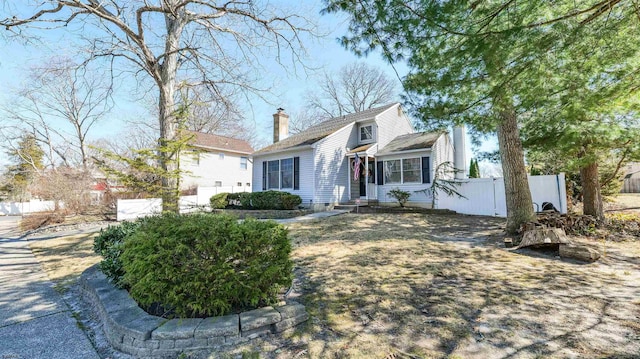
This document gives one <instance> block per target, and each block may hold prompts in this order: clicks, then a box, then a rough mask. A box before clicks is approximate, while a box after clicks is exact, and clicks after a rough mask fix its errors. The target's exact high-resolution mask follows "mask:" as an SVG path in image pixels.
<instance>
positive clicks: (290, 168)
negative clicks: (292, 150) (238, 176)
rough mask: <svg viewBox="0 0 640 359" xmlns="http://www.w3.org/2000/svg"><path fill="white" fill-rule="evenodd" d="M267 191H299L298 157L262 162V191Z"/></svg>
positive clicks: (248, 184) (249, 184)
mask: <svg viewBox="0 0 640 359" xmlns="http://www.w3.org/2000/svg"><path fill="white" fill-rule="evenodd" d="M249 186H251V183H247V187H249ZM268 189H294V190H297V189H300V157H293V158H283V159H281V160H273V161H262V190H263V191H266V190H268Z"/></svg>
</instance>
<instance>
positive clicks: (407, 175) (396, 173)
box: [384, 157, 422, 184]
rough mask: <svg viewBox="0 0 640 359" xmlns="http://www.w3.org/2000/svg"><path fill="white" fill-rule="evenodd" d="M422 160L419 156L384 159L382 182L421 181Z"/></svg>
mask: <svg viewBox="0 0 640 359" xmlns="http://www.w3.org/2000/svg"><path fill="white" fill-rule="evenodd" d="M421 182H422V162H421V159H420V157H416V158H404V159H402V160H391V161H384V183H385V184H387V183H389V184H391V183H421Z"/></svg>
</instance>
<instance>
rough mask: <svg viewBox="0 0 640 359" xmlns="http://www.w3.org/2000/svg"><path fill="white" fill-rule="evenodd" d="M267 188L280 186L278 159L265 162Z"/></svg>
mask: <svg viewBox="0 0 640 359" xmlns="http://www.w3.org/2000/svg"><path fill="white" fill-rule="evenodd" d="M267 188H269V189H279V188H280V161H278V160H275V161H269V162H268V163H267Z"/></svg>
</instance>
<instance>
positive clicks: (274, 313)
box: [80, 264, 309, 358]
mask: <svg viewBox="0 0 640 359" xmlns="http://www.w3.org/2000/svg"><path fill="white" fill-rule="evenodd" d="M80 288H81V291H82V295H83V297H84V299H85V300H87V301H88V302H89V303H91V304H93V307H94V308H95V311H96V312H97V314H98V317H99V318H100V320H101V321H102V323H103V328H104V332H105V334H106V338H107V340H108V341H109V343H110V344H111V345H112V346H113V347H114V348H116V349H118V350H120V351H122V352H125V353H127V354H131V355H134V356H136V357H141V358H175V357H176V356H178V355H180V354H181V353H184V352H188V351H196V350H212V349H218V348H221V347H230V346H235V345H238V344H242V343H246V342H248V341H250V340H252V339H255V338H258V337H261V336H264V335H268V334H276V333H280V332H282V331H284V330H287V329H290V328H293V327H295V326H296V325H298V324H300V323H302V322H304V321H306V320H307V319H308V318H309V315H308V314H307V312H306V310H305V307H304V306H303V305H302V304H299V303H296V302H289V303H287V304H284V305H280V306H276V307H264V308H259V309H255V310H252V311H248V312H243V313H240V314H231V315H226V316H222V317H211V318H204V319H202V318H187V319H170V320H169V319H165V318H160V317H156V316H153V315H150V314H147V313H146V312H145V311H144V310H142V309H140V307H138V304H137V303H136V302H135V301H134V300H133V299H132V298H131V297H130V296H129V293H128V292H127V291H126V290H123V289H117V288H116V287H114V286H113V285H112V284H111V283H110V282H109V280H108V279H107V277H106V276H105V275H104V274H103V273H102V272H101V271H100V269H99V267H98V265H97V264H96V265H94V266H92V267H90V268H88V269H87V270H85V271H84V272H83V273H82V276H81V277H80Z"/></svg>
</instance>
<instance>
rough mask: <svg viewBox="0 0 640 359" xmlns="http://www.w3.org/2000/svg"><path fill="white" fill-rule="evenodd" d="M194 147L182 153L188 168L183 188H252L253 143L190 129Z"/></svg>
mask: <svg viewBox="0 0 640 359" xmlns="http://www.w3.org/2000/svg"><path fill="white" fill-rule="evenodd" d="M188 134H190V135H192V136H193V140H192V141H191V145H192V146H193V147H194V150H193V151H191V152H190V153H186V154H183V156H181V162H180V168H181V169H182V170H184V171H185V173H184V174H183V176H182V182H181V185H180V187H181V188H182V189H188V188H193V187H198V186H201V187H223V186H224V187H233V191H234V192H240V191H250V190H251V183H252V176H251V171H252V168H253V166H252V163H251V161H250V160H249V156H250V155H251V153H252V152H253V148H251V145H250V144H249V143H248V142H247V141H244V140H240V139H237V138H231V137H225V136H219V135H214V134H209V133H201V132H189V133H188Z"/></svg>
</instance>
